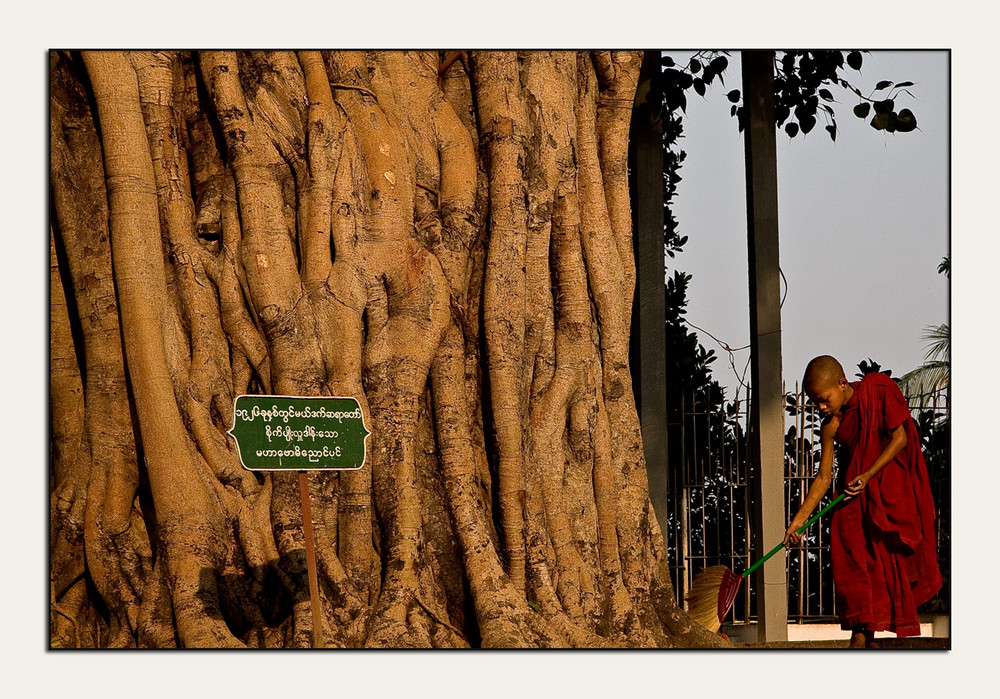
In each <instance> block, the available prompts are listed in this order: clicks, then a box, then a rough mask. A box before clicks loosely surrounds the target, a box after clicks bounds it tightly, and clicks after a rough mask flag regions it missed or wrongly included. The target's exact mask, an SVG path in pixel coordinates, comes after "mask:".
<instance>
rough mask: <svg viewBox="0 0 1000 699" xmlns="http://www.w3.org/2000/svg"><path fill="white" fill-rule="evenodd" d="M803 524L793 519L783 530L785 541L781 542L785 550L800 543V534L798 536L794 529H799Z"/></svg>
mask: <svg viewBox="0 0 1000 699" xmlns="http://www.w3.org/2000/svg"><path fill="white" fill-rule="evenodd" d="M803 524H805V522H799V521H798V520H795V519H793V520H792V523H791V524H789V525H788V529H786V530H785V540H784V541H783V542H782V543H784V544H785V548H788V547H789V546H798V545H799V544H801V543H802V534H799V533H798V532H797V531H796V529H800V528H801V527H802V525H803Z"/></svg>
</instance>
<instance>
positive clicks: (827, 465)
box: [785, 356, 941, 648]
mask: <svg viewBox="0 0 1000 699" xmlns="http://www.w3.org/2000/svg"><path fill="white" fill-rule="evenodd" d="M802 383H803V388H804V389H805V392H806V394H808V396H809V398H810V399H812V401H813V402H814V403H816V404H817V405H818V406H819V409H820V412H822V413H823V416H824V420H823V425H822V428H821V430H820V445H821V455H820V465H819V473H818V474H817V475H816V478H815V479H814V480H813V482H812V484H811V485H810V486H809V492H808V493H807V494H806V498H805V501H804V502H803V503H802V506H801V507H800V508H799V511H798V512H796V513H795V516H794V517H793V518H792V521H791V524H789V525H788V529H787V530H786V531H785V542H786V543H790V544H798V543H799V542H800V541H801V540H802V535H801V534H796V533H795V530H796V529H798V528H799V527H801V526H802V525H803V524H805V523H806V521H807V520H808V519H809V515H810V514H811V513H812V511H813V510H814V509H815V508H816V506H817V505H818V504H819V502H820V500H822V498H823V495H824V493H826V491H827V489H828V488H829V487H830V483H831V482H832V472H833V463H834V453H836V457H837V471H838V474H837V486H836V489H835V493H839V492H846V493H847V496H846V497H845V498H844V501H843V502H842V503H841V505H840V506H839V507H837V508H835V509H834V511H833V519H832V521H831V523H830V537H831V541H830V553H831V561H832V567H833V580H834V583H835V585H836V591H837V592H836V596H837V611H838V614H839V616H840V622H841V627H842V628H844V629H850V630H851V647H852V648H864V647H867V648H873V647H878V644H877V643H876V642H875V640H874V635H875V632H876V631H894V632H895V633H896V635H897V636H898V637H904V636H919V635H920V622H919V619H918V618H917V607H918V606H919V605H921V604H923V603H924V602H926V601H927V600H929V599H930V598H931V597H933V596H934V594H935V593H936V592H937V591H938V590H939V589H940V588H941V572H940V571H939V569H938V563H937V546H936V534H935V529H934V502H933V499H932V497H931V490H930V484H929V481H928V476H927V466H926V464H925V463H924V457H923V454H922V453H921V451H920V438H919V436H918V435H917V428H916V425H915V424H914V422H913V419H912V418H911V417H910V408H909V406H907V404H906V399H905V398H903V394H902V392H900V390H899V388H898V387H897V386H896V382H895V381H893V380H892V379H890V378H889V377H887V376H885V375H884V374H880V373H878V372H875V373H871V374H868V375H867V376H865V377H864V378H863V379H862V380H861V381H848V380H847V378H846V377H845V376H844V369H843V367H842V366H841V365H840V363H839V362H838V361H837V360H836V359H834V358H833V357H830V356H821V357H816V358H815V359H813V360H812V361H810V362H809V364H808V366H807V367H806V371H805V377H804V378H803V381H802Z"/></svg>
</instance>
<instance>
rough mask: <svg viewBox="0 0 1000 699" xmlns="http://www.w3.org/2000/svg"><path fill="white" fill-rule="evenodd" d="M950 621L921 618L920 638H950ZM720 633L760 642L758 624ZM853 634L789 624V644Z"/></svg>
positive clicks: (834, 627)
mask: <svg viewBox="0 0 1000 699" xmlns="http://www.w3.org/2000/svg"><path fill="white" fill-rule="evenodd" d="M949 621H950V619H949V617H948V616H947V615H943V614H937V615H933V616H921V617H920V636H919V637H918V638H949V631H950V628H949V627H950V623H949ZM720 631H721V632H722V633H724V634H726V635H727V636H728V637H729V640H730V641H732V642H733V643H753V644H756V643H757V642H758V637H757V624H756V623H749V624H723V625H722V628H721V629H720ZM850 638H851V632H850V631H845V630H844V629H842V628H840V624H838V623H815V624H789V625H788V642H789V643H802V642H808V641H849V640H850ZM875 638H878V639H880V640H881V639H895V638H896V634H894V633H892V632H889V631H877V632H876V633H875Z"/></svg>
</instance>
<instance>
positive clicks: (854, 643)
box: [849, 631, 868, 648]
mask: <svg viewBox="0 0 1000 699" xmlns="http://www.w3.org/2000/svg"><path fill="white" fill-rule="evenodd" d="M867 641H868V639H866V638H865V632H864V631H855V632H854V633H852V634H851V645H850V646H849V647H850V648H865V647H866V646H867Z"/></svg>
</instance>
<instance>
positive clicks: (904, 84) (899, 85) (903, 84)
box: [896, 80, 913, 87]
mask: <svg viewBox="0 0 1000 699" xmlns="http://www.w3.org/2000/svg"><path fill="white" fill-rule="evenodd" d="M896 87H913V83H912V82H910V81H909V80H904V81H903V82H901V83H896Z"/></svg>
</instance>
